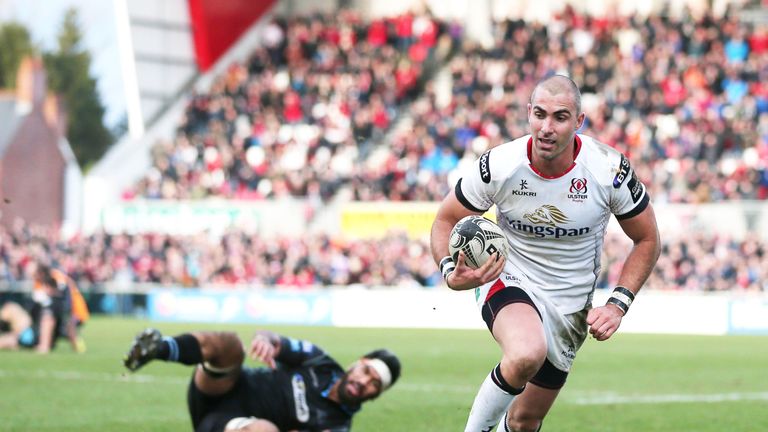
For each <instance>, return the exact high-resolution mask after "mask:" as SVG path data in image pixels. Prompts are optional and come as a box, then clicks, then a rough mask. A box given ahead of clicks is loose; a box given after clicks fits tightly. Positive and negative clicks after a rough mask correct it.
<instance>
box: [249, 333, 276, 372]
mask: <svg viewBox="0 0 768 432" xmlns="http://www.w3.org/2000/svg"><path fill="white" fill-rule="evenodd" d="M276 354H277V348H275V346H274V345H273V344H272V341H270V340H269V338H267V337H266V336H263V335H259V334H257V335H256V336H254V337H253V339H252V340H251V348H250V350H249V351H248V355H249V356H250V357H251V358H252V359H253V360H259V361H261V362H262V363H264V364H266V365H267V366H269V367H270V368H272V369H274V368H275V367H276V365H275V355H276Z"/></svg>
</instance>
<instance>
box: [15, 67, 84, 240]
mask: <svg viewBox="0 0 768 432" xmlns="http://www.w3.org/2000/svg"><path fill="white" fill-rule="evenodd" d="M16 87H17V88H16V89H15V90H6V91H2V92H0V223H1V224H3V225H4V226H10V225H11V224H13V222H14V221H15V220H17V219H18V218H21V219H23V220H25V221H27V222H29V223H35V224H45V225H62V224H65V225H66V224H71V223H72V222H73V220H72V218H73V216H75V215H74V214H73V213H75V214H76V213H77V212H73V211H72V210H71V209H72V208H73V207H72V202H71V201H69V202H68V200H71V199H73V198H75V197H77V196H79V193H78V192H77V191H76V189H75V188H76V187H77V186H76V185H77V183H78V179H79V178H80V176H81V174H80V169H79V167H78V165H77V161H76V160H75V157H74V154H73V153H72V150H71V148H70V146H69V143H68V141H67V139H66V137H65V135H64V132H65V130H66V115H65V113H64V111H63V110H62V108H61V105H60V103H59V101H58V98H57V97H56V96H54V95H52V94H49V93H48V91H47V88H46V76H45V70H44V68H43V64H42V60H40V59H31V58H28V59H25V60H24V61H23V62H22V64H21V66H20V67H19V75H18V78H17V81H16ZM68 209H69V210H68ZM74 222H75V223H76V222H77V221H74Z"/></svg>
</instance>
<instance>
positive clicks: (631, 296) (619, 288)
mask: <svg viewBox="0 0 768 432" xmlns="http://www.w3.org/2000/svg"><path fill="white" fill-rule="evenodd" d="M613 292H620V293H622V294H624V295H625V296H627V297H629V301H630V302H632V301H634V300H635V293H633V292H632V291H630V290H628V289H627V287H623V286H621V285H617V286H616V288H614V289H613Z"/></svg>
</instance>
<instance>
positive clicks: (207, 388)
mask: <svg viewBox="0 0 768 432" xmlns="http://www.w3.org/2000/svg"><path fill="white" fill-rule="evenodd" d="M244 359H245V351H244V350H243V344H242V342H241V341H240V338H239V337H238V336H237V334H236V333H233V332H196V333H185V334H181V335H178V336H175V337H168V336H165V337H163V336H162V335H161V334H160V332H159V331H158V330H156V329H146V330H144V331H143V332H141V333H139V334H138V335H137V336H136V338H135V339H134V341H133V343H132V344H131V347H130V348H129V350H128V353H127V354H126V355H125V358H124V360H123V363H124V364H125V367H126V368H128V369H129V370H131V371H136V370H138V369H140V368H141V367H143V366H144V365H145V364H147V363H149V362H150V361H152V360H163V361H170V362H177V363H182V364H185V365H198V369H197V370H196V371H195V377H194V380H195V386H196V387H197V388H198V390H200V391H201V392H203V393H205V394H208V395H212V396H215V395H220V394H223V393H225V392H227V391H228V390H229V389H231V388H232V386H233V385H234V383H235V382H236V381H237V377H238V376H239V374H240V368H241V365H242V362H243V360H244Z"/></svg>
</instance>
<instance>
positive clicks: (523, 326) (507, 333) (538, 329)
mask: <svg viewBox="0 0 768 432" xmlns="http://www.w3.org/2000/svg"><path fill="white" fill-rule="evenodd" d="M493 335H494V338H496V341H497V342H498V343H499V346H500V347H501V349H502V353H503V356H502V359H501V362H500V363H499V365H497V366H496V368H494V369H493V370H492V371H491V373H490V374H489V375H488V377H487V378H486V379H485V381H484V382H483V384H482V385H481V386H480V389H479V390H478V393H477V396H476V397H475V400H474V402H473V404H472V410H471V411H470V413H469V418H468V419H467V424H466V427H465V431H466V432H478V431H489V430H491V429H493V427H495V426H496V425H497V424H498V422H499V420H500V419H501V417H502V416H503V415H504V413H505V412H506V411H507V408H508V407H509V404H510V403H512V401H513V400H514V399H515V396H516V395H518V394H520V393H521V392H523V390H524V388H525V385H526V383H527V382H528V380H530V379H531V378H532V377H533V376H534V375H535V374H536V372H537V371H538V370H539V368H540V367H541V365H542V363H543V362H544V359H545V357H546V352H547V345H546V338H545V336H544V328H543V326H542V324H541V318H539V314H538V313H537V312H536V310H535V309H534V308H533V307H532V306H531V305H529V304H527V303H512V304H509V305H506V306H504V307H503V308H502V309H501V310H500V311H498V314H497V315H496V318H495V319H494V322H493ZM523 394H524V392H523Z"/></svg>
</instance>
